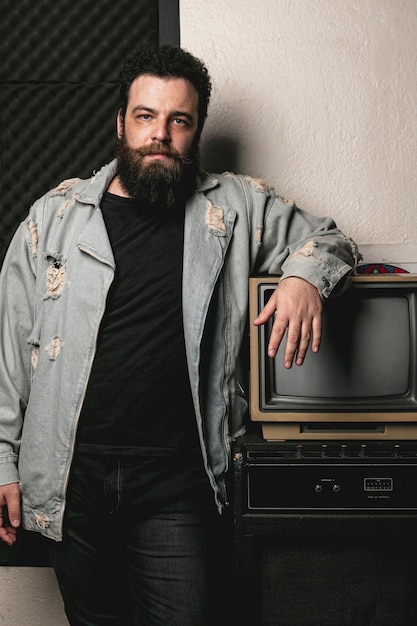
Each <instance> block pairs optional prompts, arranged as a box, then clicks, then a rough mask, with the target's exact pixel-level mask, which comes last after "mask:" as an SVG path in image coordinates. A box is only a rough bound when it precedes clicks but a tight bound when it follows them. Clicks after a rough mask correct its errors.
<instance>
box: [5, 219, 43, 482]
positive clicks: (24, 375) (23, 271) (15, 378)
mask: <svg viewBox="0 0 417 626" xmlns="http://www.w3.org/2000/svg"><path fill="white" fill-rule="evenodd" d="M35 244H36V241H34V240H33V233H32V236H31V222H30V220H28V221H27V222H25V223H22V224H21V225H20V226H19V228H18V230H17V231H16V233H15V235H14V238H13V239H12V242H11V244H10V246H9V249H8V251H7V254H6V256H5V259H4V263H3V267H2V270H1V273H0V484H7V483H10V482H17V481H18V480H19V477H18V472H17V457H18V453H19V444H20V438H21V432H22V427H23V419H24V414H25V409H26V405H27V401H28V397H29V390H30V379H31V358H32V349H33V346H30V344H29V343H28V340H29V337H30V333H31V329H32V325H33V306H34V305H33V303H34V292H35V274H34V258H35V256H36V254H35V253H34V247H35Z"/></svg>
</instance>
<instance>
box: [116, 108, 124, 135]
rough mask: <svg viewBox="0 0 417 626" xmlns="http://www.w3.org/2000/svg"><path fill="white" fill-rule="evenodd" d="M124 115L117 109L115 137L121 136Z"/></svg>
mask: <svg viewBox="0 0 417 626" xmlns="http://www.w3.org/2000/svg"><path fill="white" fill-rule="evenodd" d="M123 127H124V117H123V115H122V111H121V110H119V112H118V114H117V138H118V139H120V138H121V137H122V136H123Z"/></svg>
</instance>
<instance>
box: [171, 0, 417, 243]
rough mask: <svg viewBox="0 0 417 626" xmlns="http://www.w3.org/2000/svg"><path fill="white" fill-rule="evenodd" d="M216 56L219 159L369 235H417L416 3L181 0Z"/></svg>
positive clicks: (214, 119) (209, 152)
mask: <svg viewBox="0 0 417 626" xmlns="http://www.w3.org/2000/svg"><path fill="white" fill-rule="evenodd" d="M180 7H181V45H182V46H183V47H184V48H187V49H188V50H190V51H191V52H192V53H194V54H196V55H197V56H199V57H201V58H202V59H203V60H204V61H205V62H206V63H207V65H208V68H209V71H210V73H211V75H212V78H213V81H214V84H215V91H214V94H213V98H212V106H211V111H210V118H209V121H208V124H207V129H206V133H205V140H206V141H205V145H206V150H205V152H204V154H206V162H207V164H208V166H209V167H210V168H213V167H214V168H215V169H217V166H218V169H223V168H226V169H228V168H229V167H230V164H231V166H232V167H233V169H235V170H236V171H238V172H239V173H245V174H252V175H254V176H262V177H264V178H266V179H267V180H268V181H269V182H270V183H271V184H273V185H275V186H276V188H277V190H278V191H279V192H280V193H281V194H282V195H286V196H288V197H290V198H293V199H294V200H296V202H297V204H299V205H300V206H302V207H303V208H305V209H307V210H310V211H312V212H313V213H316V214H321V215H331V216H332V217H334V218H335V219H336V221H337V223H338V225H339V226H340V227H341V228H342V229H343V230H344V231H345V232H347V233H348V234H350V235H351V236H353V238H354V239H355V240H356V241H357V242H358V243H367V244H374V243H397V244H398V243H415V242H417V219H415V214H416V208H415V205H416V198H417V175H416V173H417V168H416V163H417V157H416V147H417V123H416V122H417V46H416V42H415V33H416V32H417V3H416V2H415V0H260V2H253V0H228V1H227V2H224V0H199V1H198V2H195V0H180Z"/></svg>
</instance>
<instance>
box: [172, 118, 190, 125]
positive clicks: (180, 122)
mask: <svg viewBox="0 0 417 626" xmlns="http://www.w3.org/2000/svg"><path fill="white" fill-rule="evenodd" d="M172 121H173V123H174V124H175V125H176V126H187V125H188V124H187V122H186V121H185V120H184V119H182V118H181V117H175V118H174V119H173V120H172Z"/></svg>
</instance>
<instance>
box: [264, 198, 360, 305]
mask: <svg viewBox="0 0 417 626" xmlns="http://www.w3.org/2000/svg"><path fill="white" fill-rule="evenodd" d="M258 202H259V198H258ZM254 213H255V214H258V216H259V212H258V210H256V209H255V212H254ZM258 219H260V220H261V221H260V222H259V223H260V224H262V226H260V227H258V234H257V237H258V251H257V258H256V263H255V271H256V272H258V273H269V274H274V275H281V276H282V278H288V277H289V276H297V277H299V278H304V279H305V280H307V281H308V282H310V283H311V284H313V285H314V286H315V287H317V289H318V290H319V291H320V293H321V294H322V296H323V297H325V298H327V297H329V296H330V295H333V296H334V295H336V294H338V293H340V292H341V291H343V290H344V289H345V288H346V287H347V286H348V285H349V279H350V275H351V273H352V270H353V269H354V268H355V266H356V263H357V261H358V258H359V253H358V249H357V246H356V244H355V243H354V241H353V240H352V239H350V238H348V237H346V236H345V235H344V234H343V233H342V232H341V231H340V230H339V229H338V228H337V227H336V224H335V223H334V221H333V220H332V219H331V218H328V217H316V216H314V215H312V214H310V213H307V212H306V211H303V210H301V209H299V208H298V207H297V206H296V205H295V204H294V203H290V202H286V201H284V200H283V199H282V198H280V197H279V196H273V195H272V196H270V197H269V199H268V200H266V202H265V205H264V208H263V216H262V218H259V217H258Z"/></svg>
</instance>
